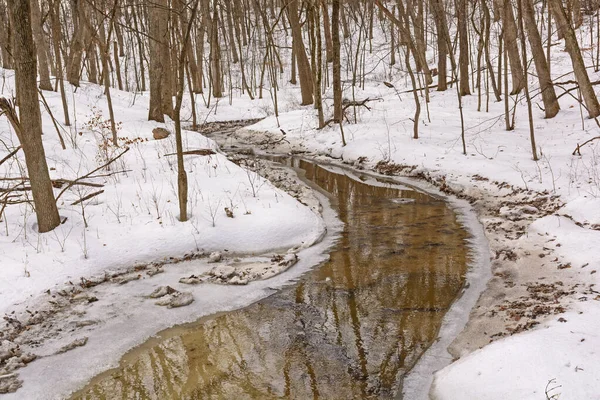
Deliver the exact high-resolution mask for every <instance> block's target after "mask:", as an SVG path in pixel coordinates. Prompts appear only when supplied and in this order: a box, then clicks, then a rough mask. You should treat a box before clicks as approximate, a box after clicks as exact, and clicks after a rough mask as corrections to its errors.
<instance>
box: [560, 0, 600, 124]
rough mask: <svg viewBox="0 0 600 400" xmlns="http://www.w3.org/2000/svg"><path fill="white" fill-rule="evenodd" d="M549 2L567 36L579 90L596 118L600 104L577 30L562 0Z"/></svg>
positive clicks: (566, 40) (566, 42) (566, 41)
mask: <svg viewBox="0 0 600 400" xmlns="http://www.w3.org/2000/svg"><path fill="white" fill-rule="evenodd" d="M549 2H550V6H551V7H552V15H553V16H554V19H555V20H556V24H557V25H558V26H560V27H561V30H562V32H563V34H564V36H565V48H566V50H567V52H568V53H569V56H570V57H571V63H572V64H573V71H574V73H575V78H576V79H577V83H578V84H579V90H581V95H582V96H583V100H584V102H585V105H586V107H587V111H588V113H589V116H590V118H595V117H597V116H599V115H600V104H598V98H597V97H596V93H595V92H594V87H593V86H592V85H591V83H590V78H589V76H588V74H587V71H586V69H585V64H584V62H583V57H582V56H581V50H580V49H579V43H577V37H576V36H575V31H574V30H573V27H572V26H571V24H570V23H569V20H568V18H567V14H566V12H565V9H564V7H563V5H562V1H561V0H549Z"/></svg>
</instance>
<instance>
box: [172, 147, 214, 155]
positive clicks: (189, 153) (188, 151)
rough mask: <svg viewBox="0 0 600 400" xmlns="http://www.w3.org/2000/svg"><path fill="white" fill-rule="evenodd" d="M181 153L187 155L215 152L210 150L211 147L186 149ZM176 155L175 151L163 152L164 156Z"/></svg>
mask: <svg viewBox="0 0 600 400" xmlns="http://www.w3.org/2000/svg"><path fill="white" fill-rule="evenodd" d="M181 154H183V155H184V156H188V155H196V156H210V155H212V154H215V152H214V151H212V150H211V149H198V150H187V151H184V152H183V153H181ZM176 155H177V153H169V154H165V156H176Z"/></svg>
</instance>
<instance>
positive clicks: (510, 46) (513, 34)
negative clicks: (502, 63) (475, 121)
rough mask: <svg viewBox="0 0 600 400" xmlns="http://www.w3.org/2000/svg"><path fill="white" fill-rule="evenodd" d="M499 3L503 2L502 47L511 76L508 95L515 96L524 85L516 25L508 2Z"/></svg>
mask: <svg viewBox="0 0 600 400" xmlns="http://www.w3.org/2000/svg"><path fill="white" fill-rule="evenodd" d="M499 1H503V4H502V6H501V15H502V36H503V41H504V47H506V51H507V52H508V59H509V60H510V73H511V76H512V91H511V92H510V94H517V93H519V92H520V91H521V90H522V89H523V85H524V84H525V82H523V79H524V76H523V65H522V64H521V55H520V54H519V46H518V42H517V24H516V23H515V15H514V12H513V9H512V4H511V3H510V0H499ZM505 79H506V77H505Z"/></svg>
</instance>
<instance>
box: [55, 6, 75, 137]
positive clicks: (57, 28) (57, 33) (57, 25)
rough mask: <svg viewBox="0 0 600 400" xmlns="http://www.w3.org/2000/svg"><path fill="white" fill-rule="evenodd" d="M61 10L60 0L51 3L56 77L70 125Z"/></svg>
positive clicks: (67, 122)
mask: <svg viewBox="0 0 600 400" xmlns="http://www.w3.org/2000/svg"><path fill="white" fill-rule="evenodd" d="M59 12H60V0H53V3H52V4H50V24H51V26H52V27H51V29H52V41H53V44H54V60H55V62H56V79H57V81H58V86H59V87H60V97H61V99H62V105H63V111H64V115H65V125H66V126H70V125H71V121H70V119H69V105H68V103H67V94H66V93H65V83H64V71H63V64H62V59H61V57H62V56H61V54H60V40H61V36H62V33H61V26H60V20H59V18H58V15H59Z"/></svg>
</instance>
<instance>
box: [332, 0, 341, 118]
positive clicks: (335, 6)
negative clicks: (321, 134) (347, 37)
mask: <svg viewBox="0 0 600 400" xmlns="http://www.w3.org/2000/svg"><path fill="white" fill-rule="evenodd" d="M331 40H332V44H333V46H332V50H333V120H334V121H335V122H340V123H341V122H342V118H343V115H342V113H343V111H342V68H341V64H340V63H341V62H340V0H333V1H332V7H331Z"/></svg>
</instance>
